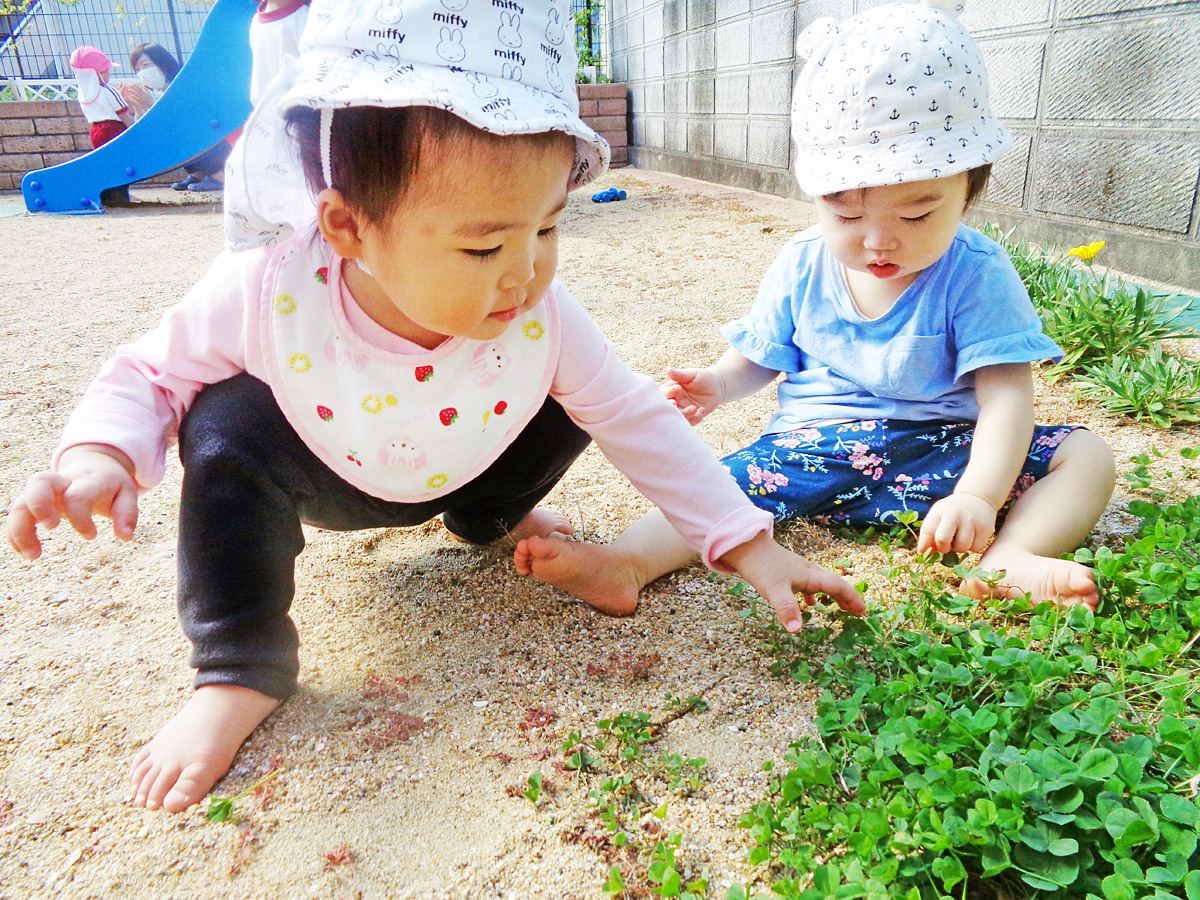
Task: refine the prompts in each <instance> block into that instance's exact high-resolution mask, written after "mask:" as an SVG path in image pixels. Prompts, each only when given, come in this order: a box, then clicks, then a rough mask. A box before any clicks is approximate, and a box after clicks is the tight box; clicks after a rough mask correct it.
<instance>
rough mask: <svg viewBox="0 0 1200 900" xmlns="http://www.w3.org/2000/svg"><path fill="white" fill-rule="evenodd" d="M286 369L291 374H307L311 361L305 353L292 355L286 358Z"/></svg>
mask: <svg viewBox="0 0 1200 900" xmlns="http://www.w3.org/2000/svg"><path fill="white" fill-rule="evenodd" d="M288 368H289V369H291V370H292V371H293V372H307V371H308V370H309V369H311V368H312V360H311V359H309V358H308V354H307V353H293V354H292V355H291V356H289V357H288Z"/></svg>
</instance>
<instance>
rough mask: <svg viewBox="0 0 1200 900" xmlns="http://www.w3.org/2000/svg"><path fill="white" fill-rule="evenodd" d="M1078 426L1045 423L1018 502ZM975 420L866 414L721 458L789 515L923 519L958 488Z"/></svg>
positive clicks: (831, 519) (769, 437) (771, 506)
mask: <svg viewBox="0 0 1200 900" xmlns="http://www.w3.org/2000/svg"><path fill="white" fill-rule="evenodd" d="M1076 427H1078V426H1074V425H1039V426H1037V427H1036V428H1035V429H1034V434H1033V441H1032V442H1031V443H1030V447H1029V453H1028V455H1027V457H1026V460H1025V466H1024V467H1023V469H1022V471H1021V474H1020V476H1019V477H1018V478H1017V481H1016V483H1015V484H1014V485H1013V490H1012V493H1011V495H1010V497H1009V501H1008V503H1007V504H1006V505H1005V507H1004V509H1003V510H1001V515H1003V514H1004V513H1005V512H1007V510H1008V507H1009V506H1011V504H1012V502H1013V501H1014V500H1015V499H1016V498H1017V497H1019V496H1020V495H1021V494H1022V493H1024V492H1025V491H1026V490H1027V489H1028V488H1029V487H1030V486H1031V485H1032V484H1033V483H1034V482H1036V481H1037V480H1038V479H1039V478H1042V477H1043V476H1045V474H1046V472H1047V471H1049V467H1050V460H1051V459H1052V458H1053V457H1054V451H1055V450H1056V449H1057V448H1058V446H1059V444H1061V443H1062V442H1063V440H1064V439H1065V438H1066V436H1067V435H1068V434H1070V433H1071V432H1072V431H1074V430H1075V428H1076ZM974 435H975V426H974V424H973V423H969V422H906V421H901V420H898V419H866V420H863V421H856V422H839V423H835V424H832V425H810V426H806V427H804V428H798V429H796V430H795V431H787V432H783V433H782V434H765V435H763V436H762V437H760V438H759V439H758V440H757V441H755V442H754V443H753V444H751V445H750V446H749V447H746V448H744V449H742V450H739V451H737V452H736V453H731V454H730V455H729V456H726V457H725V458H724V460H722V462H724V464H725V466H726V467H727V468H728V469H729V471H730V472H731V473H732V474H733V477H734V478H735V479H736V480H737V482H738V484H739V485H741V487H742V490H744V491H745V492H746V494H747V495H748V496H749V497H750V499H751V500H752V501H753V502H754V504H755V505H756V506H758V507H760V508H762V509H765V510H767V511H768V512H770V513H772V514H773V515H774V516H775V519H776V521H779V522H783V521H787V520H790V519H795V518H801V517H804V518H811V519H814V520H816V521H818V522H822V523H837V524H846V525H887V524H889V523H894V522H895V521H896V517H897V515H898V514H899V513H901V512H905V511H912V512H915V513H916V514H917V517H918V518H919V519H923V518H925V515H926V513H928V511H929V508H930V507H931V506H933V504H934V503H936V502H937V501H938V500H941V499H942V498H943V497H947V496H949V495H950V494H951V493H953V491H954V487H955V485H957V484H958V479H959V478H961V477H962V473H963V471H964V470H965V469H966V466H967V461H968V459H969V458H970V454H971V440H972V438H973V437H974Z"/></svg>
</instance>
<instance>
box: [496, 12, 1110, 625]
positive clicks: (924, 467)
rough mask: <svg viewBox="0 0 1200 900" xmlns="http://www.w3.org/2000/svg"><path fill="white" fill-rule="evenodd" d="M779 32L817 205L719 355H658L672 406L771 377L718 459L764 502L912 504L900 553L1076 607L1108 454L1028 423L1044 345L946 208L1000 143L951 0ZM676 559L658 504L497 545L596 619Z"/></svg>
mask: <svg viewBox="0 0 1200 900" xmlns="http://www.w3.org/2000/svg"><path fill="white" fill-rule="evenodd" d="M797 49H798V52H799V53H800V55H801V56H802V57H807V59H808V62H807V64H806V65H805V67H804V70H803V72H802V73H801V75H800V78H799V81H798V82H797V85H796V89H795V94H794V97H793V102H792V137H793V139H794V141H795V143H796V148H797V153H796V175H797V178H798V180H799V182H800V187H801V188H802V189H803V190H804V191H805V193H807V194H809V195H811V196H812V197H813V198H814V202H815V204H816V209H817V221H818V224H817V225H816V226H814V227H812V228H810V229H808V230H806V231H804V232H802V233H801V234H799V235H797V236H796V237H794V238H793V239H792V240H791V241H790V242H789V243H788V244H787V245H786V246H785V247H784V248H783V251H782V252H781V253H780V254H779V257H778V258H777V259H776V260H775V262H774V264H773V265H772V266H771V268H770V270H769V271H768V272H767V274H766V277H765V278H764V279H763V281H762V284H761V286H760V288H759V292H758V297H757V299H756V300H755V303H754V306H753V308H752V309H751V310H750V313H749V315H747V316H746V317H744V318H742V319H740V320H738V321H736V322H733V323H730V324H729V325H726V326H725V327H724V329H722V333H723V334H724V335H725V337H726V338H727V340H728V341H729V343H730V349H729V350H728V351H726V353H725V355H724V356H722V357H721V359H720V360H718V361H717V362H715V363H713V364H712V365H710V366H707V367H706V368H702V369H672V370H670V371H669V372H668V380H667V382H666V384H664V386H663V392H664V393H665V394H666V395H667V397H669V398H670V399H671V400H672V401H674V403H675V404H676V405H677V406H678V407H679V409H680V410H681V411H682V412H683V413H684V415H685V416H686V417H687V418H688V420H689V421H690V422H692V423H693V424H695V423H697V422H699V421H700V420H701V419H703V418H704V417H705V416H707V415H708V414H709V413H711V412H712V411H713V410H714V409H716V408H717V407H718V406H720V405H721V404H722V403H729V402H732V401H735V400H739V399H741V398H744V397H747V396H749V395H751V394H753V393H755V392H756V391H758V390H760V389H762V388H764V387H766V386H767V385H769V384H772V383H774V382H775V381H776V379H777V378H778V376H779V375H780V373H783V376H784V377H783V380H782V381H781V382H779V384H778V396H779V411H778V413H776V415H775V416H774V418H773V419H772V420H771V423H770V424H769V426H768V427H767V429H766V433H764V434H763V435H762V436H761V437H760V438H759V439H758V440H757V441H756V442H755V443H754V444H752V445H751V446H749V447H746V448H745V449H743V450H740V451H738V452H736V453H733V454H731V455H730V456H728V457H726V458H725V459H724V463H725V465H726V466H727V467H728V468H729V469H730V471H731V472H732V473H733V475H734V477H735V478H736V479H737V480H738V482H739V483H740V484H741V486H742V488H743V489H744V490H745V491H746V492H747V494H748V495H749V496H750V497H751V499H752V500H753V501H754V502H755V503H756V504H757V505H758V506H760V507H762V508H763V509H767V510H770V511H771V512H772V513H774V515H775V518H776V520H777V521H788V520H791V519H795V518H798V517H808V518H813V519H815V520H817V521H820V522H836V523H844V524H852V525H870V524H878V525H885V526H886V525H888V524H890V523H895V522H897V521H899V518H898V514H899V513H901V512H904V511H911V512H915V513H916V514H917V517H918V519H920V520H923V524H922V526H921V530H920V534H919V537H918V541H917V549H918V550H919V551H922V552H924V551H927V550H937V551H939V552H941V553H946V552H949V551H951V550H953V551H955V552H957V553H965V552H983V556H982V558H981V560H980V565H981V566H983V567H984V568H986V569H989V570H992V571H998V572H1002V573H1003V577H1002V579H1001V581H1000V582H999V583H998V584H997V585H995V586H991V585H989V584H986V583H984V582H982V581H979V580H974V579H972V580H970V581H968V582H965V583H964V584H963V590H964V592H965V593H967V594H968V595H970V596H975V597H984V596H986V595H988V594H998V595H1000V596H1003V597H1018V596H1023V595H1025V594H1027V593H1028V594H1030V595H1031V597H1032V599H1033V600H1034V601H1035V602H1038V601H1043V600H1056V601H1058V602H1061V603H1063V604H1066V605H1072V604H1084V605H1086V606H1088V607H1090V608H1091V609H1093V610H1094V609H1095V608H1096V606H1097V603H1098V601H1099V595H1098V593H1097V589H1096V584H1095V579H1094V577H1093V575H1092V572H1091V570H1090V569H1089V568H1087V567H1086V566H1083V565H1081V564H1079V563H1076V562H1074V561H1071V560H1066V559H1061V558H1060V557H1061V556H1062V555H1063V554H1065V553H1068V552H1070V551H1072V550H1074V549H1075V548H1077V547H1078V546H1079V545H1080V544H1081V543H1082V542H1083V540H1084V538H1085V537H1086V536H1087V534H1088V532H1090V531H1091V529H1092V527H1093V526H1094V525H1095V524H1096V522H1097V520H1098V519H1099V517H1100V515H1101V513H1102V512H1103V511H1104V508H1105V506H1106V505H1107V503H1108V500H1109V497H1110V496H1111V494H1112V489H1113V485H1114V482H1115V471H1114V465H1113V458H1112V451H1111V450H1110V448H1109V446H1108V444H1107V443H1106V442H1105V441H1104V440H1103V439H1102V438H1101V437H1099V436H1098V435H1096V434H1094V433H1093V432H1090V431H1087V430H1085V429H1083V428H1078V427H1073V426H1036V427H1035V425H1034V412H1033V377H1032V371H1031V365H1030V364H1031V363H1032V362H1035V361H1038V360H1042V359H1059V358H1061V356H1062V353H1061V351H1060V350H1059V348H1058V347H1057V346H1056V345H1055V344H1054V342H1053V341H1051V340H1050V339H1049V338H1047V337H1046V336H1045V335H1044V334H1043V333H1042V330H1041V324H1040V321H1039V319H1038V316H1037V314H1036V312H1035V311H1034V308H1033V305H1032V303H1031V302H1030V300H1029V296H1028V293H1027V292H1026V290H1025V288H1024V285H1023V284H1022V283H1021V280H1020V278H1019V276H1018V275H1017V273H1016V271H1015V269H1014V268H1013V265H1012V263H1011V261H1010V260H1009V259H1008V257H1007V255H1006V254H1005V253H1004V251H1003V249H1002V248H1001V247H1000V246H999V245H997V244H996V243H995V242H994V241H991V240H989V239H988V238H986V237H984V236H983V235H982V234H980V233H979V232H977V231H974V230H972V229H971V228H968V227H967V226H965V225H964V224H962V219H963V215H964V213H965V211H966V210H967V208H968V207H969V206H970V205H971V203H972V202H973V201H974V200H975V198H976V197H977V196H978V195H979V194H980V193H981V191H982V190H983V188H984V187H985V185H986V183H987V179H988V176H989V174H990V171H991V165H992V162H993V161H994V160H995V159H996V158H997V157H998V156H999V155H1000V154H1001V153H1002V152H1004V151H1005V150H1007V149H1008V147H1009V146H1010V144H1011V142H1012V139H1011V136H1010V135H1009V133H1008V131H1007V130H1006V129H1005V128H1004V126H1003V125H1002V124H1001V123H1000V122H999V121H998V120H997V119H996V118H995V117H994V116H993V115H992V114H991V112H990V110H989V104H988V90H987V74H986V71H985V69H984V65H983V59H982V56H981V55H980V53H979V50H978V48H977V47H976V45H975V43H974V42H973V41H972V40H971V37H970V36H969V35H968V34H967V33H966V31H964V30H963V28H962V27H961V26H960V25H959V24H958V22H957V21H956V19H955V18H954V16H953V14H952V13H950V12H948V11H945V10H942V9H939V8H934V7H933V6H932V5H931V6H930V7H926V6H921V5H918V4H912V3H900V4H891V5H887V6H881V7H876V8H875V9H872V10H870V11H868V12H865V13H862V14H860V15H857V16H854V17H853V18H851V19H849V20H847V21H846V22H844V23H842V24H841V25H837V24H835V23H834V22H833V20H831V19H822V20H819V21H817V22H815V23H813V25H812V26H810V27H809V28H808V29H807V30H806V31H805V32H804V33H803V34H802V35H801V36H800V39H799V41H798V44H797ZM998 520H1000V521H1002V523H1003V524H1002V527H1000V529H999V530H998V531H997V522H998ZM692 559H693V554H692V551H691V550H690V549H689V548H688V546H687V545H686V544H685V543H684V542H683V540H682V539H681V538H680V537H679V536H678V535H677V534H676V533H675V531H674V529H672V528H671V526H670V525H669V524H668V523H667V521H666V520H665V519H664V518H663V517H662V515H661V514H659V513H658V512H653V513H651V514H649V515H647V516H646V517H644V518H643V519H642V520H640V521H639V522H637V523H635V524H634V525H633V526H632V527H630V528H629V529H628V530H627V531H625V532H624V533H623V534H622V535H621V536H620V537H619V538H618V539H617V540H616V541H615V542H613V543H612V544H607V545H597V544H586V543H574V542H570V541H568V540H566V539H562V540H558V539H554V538H536V537H535V538H530V539H528V540H525V541H522V542H520V544H519V545H518V547H517V550H516V564H517V569H518V571H519V572H521V573H522V574H532V575H533V576H534V577H536V578H538V579H540V580H542V581H544V582H547V583H549V584H552V585H554V586H556V587H559V588H562V589H563V590H566V591H569V592H570V593H573V594H575V595H576V596H577V597H579V598H581V599H583V600H585V601H587V602H588V603H590V604H592V605H593V606H596V607H597V608H599V609H601V610H604V611H606V612H609V613H612V614H616V615H627V614H629V613H632V612H633V611H634V610H635V609H636V608H637V597H638V593H639V591H640V590H641V588H642V587H644V586H645V585H646V584H648V583H649V582H650V581H652V580H654V579H655V578H658V577H659V576H661V575H664V574H666V573H668V572H671V571H674V570H675V569H677V568H679V567H681V566H683V565H686V564H688V563H689V562H690V561H692ZM784 624H785V626H787V627H789V628H790V629H792V628H795V627H799V622H798V621H794V622H790V623H789V622H784Z"/></svg>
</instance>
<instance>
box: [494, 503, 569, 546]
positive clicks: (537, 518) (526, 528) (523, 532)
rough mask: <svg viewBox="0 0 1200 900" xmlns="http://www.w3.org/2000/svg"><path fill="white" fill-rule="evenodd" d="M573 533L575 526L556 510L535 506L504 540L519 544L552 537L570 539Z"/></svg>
mask: <svg viewBox="0 0 1200 900" xmlns="http://www.w3.org/2000/svg"><path fill="white" fill-rule="evenodd" d="M574 533H575V526H574V525H572V524H571V520H570V519H568V518H567V517H566V516H564V515H563V514H562V513H560V512H559V511H558V510H557V509H549V508H546V507H541V506H537V507H534V508H533V509H531V510H530V511H529V514H528V515H526V516H525V518H523V519H522V520H521V521H520V522H518V523H517V524H516V526H515V527H514V528H513V530H512V531H510V532H509V533H508V536H507V537H506V540H510V541H512V542H514V543H519V542H520V541H523V540H525V538H531V537H543V538H548V537H551V536H553V535H561V536H562V537H570V536H571V535H573V534H574Z"/></svg>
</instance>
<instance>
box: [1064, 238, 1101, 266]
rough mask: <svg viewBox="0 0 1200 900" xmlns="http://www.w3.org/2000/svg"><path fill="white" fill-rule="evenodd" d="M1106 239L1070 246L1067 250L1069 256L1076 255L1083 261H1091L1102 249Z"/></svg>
mask: <svg viewBox="0 0 1200 900" xmlns="http://www.w3.org/2000/svg"><path fill="white" fill-rule="evenodd" d="M1106 243H1107V241H1096V242H1095V243H1092V244H1084V245H1083V246H1082V247H1072V248H1071V249H1070V250H1068V251H1067V255H1069V256H1078V257H1079V258H1080V259H1081V260H1083V261H1084V262H1091V261H1092V260H1093V259H1095V258H1096V254H1097V253H1099V252H1100V251H1101V250H1103V249H1104V245H1105V244H1106Z"/></svg>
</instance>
